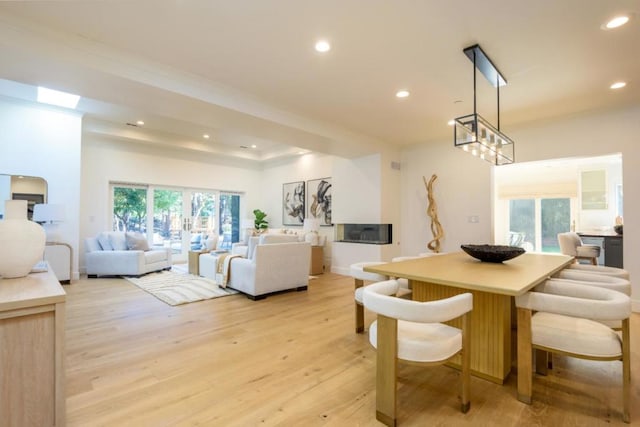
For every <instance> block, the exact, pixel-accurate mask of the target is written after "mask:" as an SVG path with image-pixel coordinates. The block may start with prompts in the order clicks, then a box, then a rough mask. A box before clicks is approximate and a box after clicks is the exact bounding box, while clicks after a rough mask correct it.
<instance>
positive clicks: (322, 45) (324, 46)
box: [315, 40, 331, 53]
mask: <svg viewBox="0 0 640 427" xmlns="http://www.w3.org/2000/svg"><path fill="white" fill-rule="evenodd" d="M315 48H316V52H321V53H324V52H329V51H330V50H331V45H330V44H329V42H328V41H326V40H318V41H317V42H316V46H315Z"/></svg>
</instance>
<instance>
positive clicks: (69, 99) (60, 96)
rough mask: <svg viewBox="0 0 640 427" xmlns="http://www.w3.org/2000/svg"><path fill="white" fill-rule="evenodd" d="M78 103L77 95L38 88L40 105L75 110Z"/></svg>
mask: <svg viewBox="0 0 640 427" xmlns="http://www.w3.org/2000/svg"><path fill="white" fill-rule="evenodd" d="M78 101H80V96H78V95H73V94H71V93H66V92H60V91H59V90H53V89H47V88H46V87H41V86H38V102H40V103H43V104H49V105H56V106H58V107H65V108H72V109H74V110H75V108H76V107H77V106H78Z"/></svg>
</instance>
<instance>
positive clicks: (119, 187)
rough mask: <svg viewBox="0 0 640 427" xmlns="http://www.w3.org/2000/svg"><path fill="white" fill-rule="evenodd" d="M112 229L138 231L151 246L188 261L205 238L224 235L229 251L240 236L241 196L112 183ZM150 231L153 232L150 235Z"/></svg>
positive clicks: (175, 257)
mask: <svg viewBox="0 0 640 427" xmlns="http://www.w3.org/2000/svg"><path fill="white" fill-rule="evenodd" d="M111 187H112V198H113V204H112V206H113V209H112V213H113V217H112V218H113V229H114V230H119V231H138V232H140V233H142V234H144V235H145V236H146V237H147V240H148V241H149V244H150V245H151V246H152V247H156V248H158V247H165V248H171V250H172V252H173V259H174V261H185V260H186V259H187V254H188V252H189V250H192V249H199V248H200V242H201V240H202V239H203V238H204V236H207V235H210V234H213V233H216V234H219V235H221V236H223V239H224V240H223V243H222V247H223V248H225V249H230V248H231V244H232V243H233V242H237V241H238V240H239V235H240V195H239V194H232V193H221V192H219V191H215V190H199V189H185V188H167V187H156V186H153V185H149V186H142V185H128V184H112V186H111ZM149 230H152V231H151V232H149Z"/></svg>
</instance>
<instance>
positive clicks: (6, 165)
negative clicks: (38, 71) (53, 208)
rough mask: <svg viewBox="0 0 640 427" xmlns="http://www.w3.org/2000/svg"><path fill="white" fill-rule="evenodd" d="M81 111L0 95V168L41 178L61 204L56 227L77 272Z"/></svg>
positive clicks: (52, 199)
mask: <svg viewBox="0 0 640 427" xmlns="http://www.w3.org/2000/svg"><path fill="white" fill-rule="evenodd" d="M81 129H82V117H81V115H80V114H78V113H76V112H73V111H71V110H66V109H57V108H48V107H45V106H41V105H40V104H32V103H26V102H25V103H23V102H20V103H16V102H11V101H8V100H4V99H0V144H1V145H0V153H1V154H0V173H3V174H10V175H29V176H39V177H42V178H44V179H45V180H46V181H47V184H48V202H49V203H59V204H63V205H65V206H66V215H67V219H66V221H65V222H63V223H62V224H60V226H59V227H58V230H59V233H60V235H61V236H62V240H63V241H64V242H66V243H69V244H70V245H71V246H72V247H73V250H74V256H73V260H72V262H73V271H74V278H75V279H77V277H78V273H77V272H78V270H77V266H78V252H79V251H78V249H79V246H78V242H79V230H78V227H77V224H78V219H79V217H78V215H79V212H80V209H79V207H80V145H81Z"/></svg>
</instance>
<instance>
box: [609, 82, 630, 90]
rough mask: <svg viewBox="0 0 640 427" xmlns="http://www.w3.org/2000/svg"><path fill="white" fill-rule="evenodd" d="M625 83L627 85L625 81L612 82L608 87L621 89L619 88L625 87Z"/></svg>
mask: <svg viewBox="0 0 640 427" xmlns="http://www.w3.org/2000/svg"><path fill="white" fill-rule="evenodd" d="M626 85H627V82H615V83H614V84H612V85H611V86H609V87H610V88H611V89H621V88H623V87H625V86H626Z"/></svg>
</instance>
